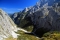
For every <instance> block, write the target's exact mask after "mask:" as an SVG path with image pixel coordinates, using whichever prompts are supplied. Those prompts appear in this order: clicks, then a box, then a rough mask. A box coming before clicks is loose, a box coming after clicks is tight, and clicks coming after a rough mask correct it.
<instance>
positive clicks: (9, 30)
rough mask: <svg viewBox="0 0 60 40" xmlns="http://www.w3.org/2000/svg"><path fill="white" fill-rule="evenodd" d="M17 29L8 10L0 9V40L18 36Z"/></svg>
mask: <svg viewBox="0 0 60 40" xmlns="http://www.w3.org/2000/svg"><path fill="white" fill-rule="evenodd" d="M16 30H17V28H16V25H15V24H14V22H13V21H12V19H11V18H10V17H9V16H8V15H7V14H6V12H4V11H3V10H2V9H0V40H3V39H4V38H8V37H9V36H12V37H13V38H16V37H17V35H16V33H15V32H14V31H16Z"/></svg>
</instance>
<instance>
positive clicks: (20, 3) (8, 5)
mask: <svg viewBox="0 0 60 40" xmlns="http://www.w3.org/2000/svg"><path fill="white" fill-rule="evenodd" d="M37 1H38V0H0V8H1V9H3V10H4V11H5V12H7V13H9V14H11V13H14V12H19V11H21V10H23V9H24V8H25V7H29V6H33V5H35V4H36V2H37Z"/></svg>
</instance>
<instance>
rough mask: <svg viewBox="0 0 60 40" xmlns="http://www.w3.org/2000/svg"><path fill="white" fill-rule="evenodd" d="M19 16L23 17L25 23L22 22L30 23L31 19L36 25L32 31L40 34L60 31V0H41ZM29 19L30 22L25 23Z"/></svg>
mask: <svg viewBox="0 0 60 40" xmlns="http://www.w3.org/2000/svg"><path fill="white" fill-rule="evenodd" d="M23 17H24V18H23ZM16 18H17V17H16ZM18 18H20V19H22V18H23V19H22V20H23V23H20V24H24V25H26V24H27V25H28V22H29V21H30V22H29V23H30V24H32V25H34V28H33V31H32V33H33V34H35V35H38V36H39V35H43V34H44V33H45V32H48V31H60V0H40V1H39V2H37V3H36V5H34V6H32V7H30V8H29V10H28V11H26V14H24V12H22V14H21V15H20V17H18ZM27 19H28V22H27V23H24V20H26V21H27ZM17 20H18V19H17ZM26 21H25V22H26ZM20 22H21V21H20ZM20 26H21V25H20Z"/></svg>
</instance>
